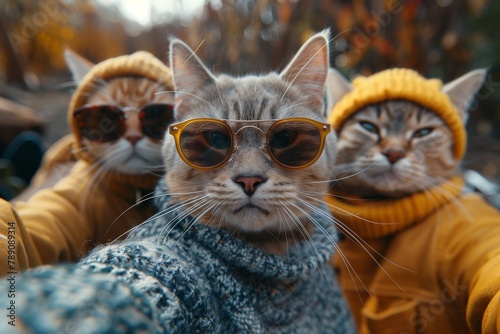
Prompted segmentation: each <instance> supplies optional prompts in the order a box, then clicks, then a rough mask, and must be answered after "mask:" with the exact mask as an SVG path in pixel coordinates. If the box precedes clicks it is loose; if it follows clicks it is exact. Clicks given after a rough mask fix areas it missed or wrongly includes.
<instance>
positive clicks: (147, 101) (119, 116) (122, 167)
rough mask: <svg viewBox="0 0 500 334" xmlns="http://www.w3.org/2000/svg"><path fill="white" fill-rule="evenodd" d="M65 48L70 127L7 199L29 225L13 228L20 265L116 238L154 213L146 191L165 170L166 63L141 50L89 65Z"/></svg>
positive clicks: (73, 254) (169, 107) (64, 256)
mask: <svg viewBox="0 0 500 334" xmlns="http://www.w3.org/2000/svg"><path fill="white" fill-rule="evenodd" d="M65 55H66V59H67V61H68V64H69V67H70V69H71V70H72V72H73V75H74V78H75V79H76V80H77V81H78V85H77V87H76V90H75V92H74V93H73V94H72V97H71V101H70V104H69V107H68V121H69V127H70V129H71V131H72V133H71V134H70V135H68V136H66V137H64V138H62V139H61V140H60V141H59V142H57V143H56V144H55V145H54V146H53V147H52V148H51V149H49V151H48V152H47V153H46V155H45V157H44V163H43V167H42V170H41V171H40V174H39V176H40V177H38V176H36V177H37V180H38V182H40V183H39V184H36V185H33V187H34V188H35V189H33V191H32V192H31V193H30V195H29V196H26V198H24V199H22V200H17V201H15V202H14V203H13V206H14V208H15V210H16V213H17V215H18V216H19V221H18V223H17V224H18V225H19V226H23V225H24V226H25V228H26V229H27V230H29V231H30V232H29V233H21V232H20V233H18V235H19V237H20V238H21V237H22V238H23V239H22V240H18V243H17V244H18V245H19V247H25V249H24V250H20V251H19V252H20V254H24V256H23V257H22V258H21V257H20V258H19V264H18V265H17V266H18V268H19V270H22V269H25V268H26V267H34V266H38V265H40V264H51V263H56V262H60V261H76V260H78V259H79V258H81V257H82V256H83V255H85V254H86V253H87V252H88V250H90V249H92V248H93V247H95V246H96V245H98V244H102V243H107V242H109V241H111V240H115V239H121V238H123V237H124V235H125V234H126V232H127V231H129V230H130V229H131V228H132V227H134V226H137V225H138V224H139V223H141V222H143V221H144V220H146V219H147V218H149V217H150V216H151V215H152V214H154V213H155V208H154V207H153V205H152V202H151V201H148V200H147V198H145V196H147V195H148V194H150V193H152V192H153V191H154V188H155V186H156V184H157V183H158V179H160V178H161V177H162V175H163V173H164V170H163V160H162V158H161V146H162V141H163V136H164V133H165V131H166V128H167V126H168V124H169V123H170V122H171V121H172V120H173V103H174V98H173V96H174V95H173V89H172V87H173V84H172V76H171V70H170V68H169V67H167V66H166V65H165V64H164V63H163V62H162V61H160V60H159V59H157V58H156V57H154V56H153V55H152V54H150V53H148V52H145V51H139V52H136V53H133V54H131V55H123V56H118V57H114V58H110V59H106V60H104V61H102V62H100V63H98V64H95V65H94V64H91V63H90V62H88V61H87V60H85V59H83V58H81V57H80V56H78V55H77V54H75V53H72V52H71V51H67V52H66V54H65ZM68 164H69V165H70V167H69V168H65V170H64V171H63V172H62V173H60V171H61V169H60V166H62V165H68ZM136 203H138V204H137V205H134V204H136ZM9 212H10V211H9ZM1 270H5V268H3V269H0V272H1Z"/></svg>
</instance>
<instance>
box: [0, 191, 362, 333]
mask: <svg viewBox="0 0 500 334" xmlns="http://www.w3.org/2000/svg"><path fill="white" fill-rule="evenodd" d="M161 200H162V202H163V203H162V207H163V209H164V212H168V210H167V209H168V208H167V207H166V206H165V205H166V203H167V201H168V197H167V196H163V197H162V199H161ZM325 214H327V209H326V208H322V213H321V214H315V215H314V219H315V220H316V221H317V222H318V224H320V225H321V227H320V228H316V229H315V230H314V232H313V234H312V237H311V239H310V240H309V241H308V242H303V243H299V244H297V245H296V246H294V247H293V248H291V249H290V250H289V253H288V254H287V255H286V256H284V257H281V256H277V255H270V254H266V253H264V252H263V251H262V250H260V249H258V248H255V247H253V246H251V245H249V244H245V243H244V242H242V241H241V240H239V239H237V238H234V237H232V236H231V235H230V234H229V233H227V232H225V231H222V230H216V229H213V228H209V227H205V226H203V225H194V226H191V222H192V218H190V217H188V218H184V219H182V218H181V217H183V216H182V215H180V214H178V213H176V212H170V213H168V214H167V215H165V216H162V217H161V218H158V219H156V220H153V221H151V222H149V223H147V224H144V225H142V226H141V227H140V228H138V229H136V230H135V231H134V232H133V233H132V234H131V235H130V236H129V238H128V240H126V241H124V242H122V243H120V244H114V245H110V246H105V247H103V248H100V249H97V250H94V251H93V252H92V253H91V254H90V255H89V256H88V257H86V258H85V259H83V260H82V261H81V262H80V263H79V264H76V265H71V266H59V267H41V268H38V269H34V270H31V271H27V272H25V273H24V274H23V275H22V276H21V277H18V278H17V281H16V312H17V315H16V316H17V318H16V321H17V323H16V324H17V326H16V327H11V326H9V325H8V323H7V322H6V321H2V322H0V332H2V333H4V332H7V331H8V332H14V330H15V329H18V330H20V329H21V328H24V329H26V330H27V331H28V330H30V331H33V332H35V333H62V332H65V331H66V332H71V333H76V332H77V333H110V332H113V333H125V332H127V333H139V332H144V333H342V334H344V333H353V332H354V325H353V321H352V319H351V316H350V312H349V309H348V306H347V305H346V303H345V301H344V299H343V297H342V295H341V293H340V292H339V289H338V286H337V282H336V281H335V275H334V273H333V270H332V268H331V267H329V266H325V262H326V261H327V260H328V259H329V258H330V256H331V254H332V253H333V249H334V245H333V242H332V241H333V240H336V232H335V229H334V226H333V224H332V223H331V221H329V220H326V219H325V218H324V215H325ZM179 220H180V221H179ZM173 222H176V224H171V223H173ZM171 226H173V227H171ZM5 288H6V282H5V281H3V282H2V286H1V289H0V290H2V291H4V289H5ZM8 303H9V301H8V300H7V299H6V298H2V301H1V302H0V305H1V307H2V309H5V307H7V306H8Z"/></svg>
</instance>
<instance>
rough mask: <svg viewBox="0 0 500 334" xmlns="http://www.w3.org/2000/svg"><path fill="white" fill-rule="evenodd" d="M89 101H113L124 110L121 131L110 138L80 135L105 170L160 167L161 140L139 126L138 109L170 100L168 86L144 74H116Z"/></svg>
mask: <svg viewBox="0 0 500 334" xmlns="http://www.w3.org/2000/svg"><path fill="white" fill-rule="evenodd" d="M99 86H100V87H99V88H98V89H96V90H95V91H94V92H93V93H92V94H91V95H90V96H89V98H88V100H87V104H88V105H114V106H119V107H121V108H122V109H123V110H124V111H125V112H126V116H127V118H126V120H125V122H124V127H125V129H124V131H123V135H122V136H121V137H120V138H118V139H117V140H114V141H110V142H103V143H100V142H95V141H91V140H88V139H86V138H84V139H83V144H84V146H85V149H86V150H87V152H88V154H89V155H90V156H91V157H92V158H93V160H95V161H100V162H101V164H102V167H103V168H104V169H108V170H114V171H118V172H123V173H128V174H143V173H147V172H149V171H155V170H156V171H157V170H161V169H162V164H163V159H162V157H161V140H155V139H151V138H149V137H148V136H146V135H145V134H144V132H143V130H142V129H141V124H140V120H139V111H140V110H141V108H143V107H145V106H147V105H151V104H170V105H172V104H173V98H172V96H171V95H169V94H158V93H159V92H164V91H165V90H167V88H166V87H165V86H163V85H161V84H159V83H157V82H153V81H151V80H149V79H145V78H126V77H123V78H116V79H112V80H110V81H107V82H103V83H100V84H99Z"/></svg>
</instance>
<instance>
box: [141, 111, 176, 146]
mask: <svg viewBox="0 0 500 334" xmlns="http://www.w3.org/2000/svg"><path fill="white" fill-rule="evenodd" d="M139 117H140V119H141V124H142V131H143V132H144V134H145V135H146V136H148V137H149V138H152V139H163V136H164V135H165V132H166V131H167V128H168V125H169V124H170V123H172V122H173V121H174V107H173V106H172V105H170V104H150V105H147V106H146V107H144V108H143V109H142V110H141V113H140V116H139Z"/></svg>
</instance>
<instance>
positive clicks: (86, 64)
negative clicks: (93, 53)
mask: <svg viewBox="0 0 500 334" xmlns="http://www.w3.org/2000/svg"><path fill="white" fill-rule="evenodd" d="M64 59H65V60H66V64H68V67H69V70H70V71H71V74H72V75H73V80H75V81H76V82H77V83H79V82H81V81H82V79H83V77H84V76H85V75H86V74H87V73H88V72H89V71H90V69H91V68H92V67H93V66H94V64H92V63H91V62H90V61H88V60H87V59H85V58H83V57H82V56H80V55H79V54H77V53H76V52H75V51H73V50H71V49H68V48H66V49H65V50H64Z"/></svg>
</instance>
